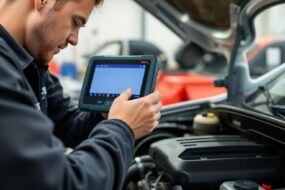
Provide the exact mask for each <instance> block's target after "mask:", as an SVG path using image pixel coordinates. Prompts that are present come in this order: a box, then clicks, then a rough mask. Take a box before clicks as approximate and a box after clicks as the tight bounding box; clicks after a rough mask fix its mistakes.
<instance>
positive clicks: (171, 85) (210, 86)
mask: <svg viewBox="0 0 285 190" xmlns="http://www.w3.org/2000/svg"><path fill="white" fill-rule="evenodd" d="M213 81H214V79H213V78H212V77H207V76H201V75H198V74H188V73H187V74H185V73H183V74H160V75H159V76H158V81H157V86H156V90H158V91H159V92H160V93H161V96H162V104H163V105H168V104H173V103H178V102H183V101H187V100H196V99H201V98H206V97H210V96H214V95H218V94H222V93H225V92H226V89H225V88H221V87H215V86H214V83H213Z"/></svg>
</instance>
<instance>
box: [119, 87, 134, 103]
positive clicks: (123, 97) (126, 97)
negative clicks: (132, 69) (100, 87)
mask: <svg viewBox="0 0 285 190" xmlns="http://www.w3.org/2000/svg"><path fill="white" fill-rule="evenodd" d="M131 96H132V90H131V89H130V88H128V89H127V90H126V91H124V92H122V93H121V94H120V96H119V97H118V99H121V100H129V99H130V97H131Z"/></svg>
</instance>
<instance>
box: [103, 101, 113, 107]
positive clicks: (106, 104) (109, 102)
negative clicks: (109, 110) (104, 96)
mask: <svg viewBox="0 0 285 190" xmlns="http://www.w3.org/2000/svg"><path fill="white" fill-rule="evenodd" d="M111 104H112V101H110V100H106V101H105V103H104V105H105V106H111Z"/></svg>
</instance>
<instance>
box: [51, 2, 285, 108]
mask: <svg viewBox="0 0 285 190" xmlns="http://www.w3.org/2000/svg"><path fill="white" fill-rule="evenodd" d="M284 8H285V7H284V6H277V7H275V8H272V9H269V10H268V11H266V12H264V13H262V14H260V15H258V17H257V18H256V20H255V21H254V24H255V26H256V27H257V32H256V35H257V38H256V41H255V43H254V45H253V46H252V47H251V49H249V51H248V55H247V58H248V60H249V62H250V73H251V75H252V77H258V76H259V75H260V74H263V73H265V72H267V71H268V70H270V69H272V68H274V67H276V66H278V65H279V64H281V63H283V62H284V59H285V54H284V53H285V49H284V48H285V47H284V41H283V40H284V37H285V22H284V23H283V21H282V17H284V16H285V12H284V11H283V10H284ZM282 25H283V27H282ZM280 26H281V27H280ZM136 54H155V55H156V56H157V57H158V58H159V59H160V62H161V64H162V69H161V74H160V75H159V78H158V83H157V89H158V90H159V91H160V92H161V93H162V96H163V104H164V105H168V104H172V103H177V102H182V101H187V100H194V99H199V98H204V97H207V96H212V95H216V94H220V93H225V92H226V91H225V89H224V88H215V87H214V86H213V80H214V79H215V78H221V77H223V76H225V75H226V72H227V63H226V60H225V58H224V57H223V56H221V55H218V54H216V53H212V52H207V51H204V50H203V49H202V48H200V47H198V46H197V45H196V44H193V43H190V44H189V43H187V44H185V42H183V41H182V40H181V39H180V38H179V37H178V36H177V35H176V34H175V33H173V32H172V31H170V30H169V29H168V28H167V27H165V26H164V25H163V24H162V23H161V22H160V21H158V20H157V19H156V18H154V17H153V16H152V15H150V14H149V13H147V12H145V11H144V10H143V9H142V8H141V7H140V6H139V5H137V4H136V3H135V2H134V1H132V0H120V1H118V0H105V2H104V4H103V5H102V6H101V7H99V8H97V9H96V10H95V11H94V12H93V14H92V15H91V17H90V18H89V21H88V23H87V25H86V27H84V28H82V29H81V32H80V35H79V43H78V45H77V46H76V47H73V46H68V47H67V48H66V49H65V50H62V51H61V52H60V54H58V55H56V56H55V57H54V59H53V60H52V63H51V64H50V68H49V69H50V71H51V72H53V73H54V74H56V75H57V76H59V78H60V79H61V82H62V84H63V87H64V89H65V92H66V93H67V94H69V95H70V96H71V97H72V99H73V100H74V101H75V102H77V100H78V97H79V94H80V90H81V85H82V80H83V77H84V74H85V70H86V65H87V63H88V60H89V58H90V57H92V56H94V55H136ZM169 89H171V92H170V91H169ZM166 92H168V93H166Z"/></svg>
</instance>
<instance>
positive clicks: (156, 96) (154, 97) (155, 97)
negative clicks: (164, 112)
mask: <svg viewBox="0 0 285 190" xmlns="http://www.w3.org/2000/svg"><path fill="white" fill-rule="evenodd" d="M145 98H147V99H148V100H149V101H150V102H151V104H157V103H159V102H160V99H161V96H160V93H159V92H158V91H155V92H153V93H151V94H149V95H148V96H146V97H145Z"/></svg>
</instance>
